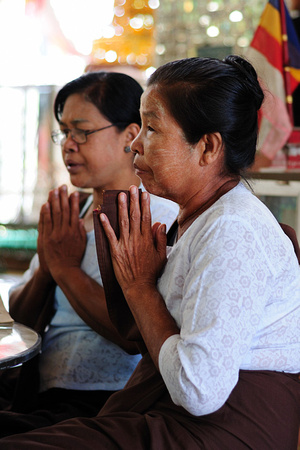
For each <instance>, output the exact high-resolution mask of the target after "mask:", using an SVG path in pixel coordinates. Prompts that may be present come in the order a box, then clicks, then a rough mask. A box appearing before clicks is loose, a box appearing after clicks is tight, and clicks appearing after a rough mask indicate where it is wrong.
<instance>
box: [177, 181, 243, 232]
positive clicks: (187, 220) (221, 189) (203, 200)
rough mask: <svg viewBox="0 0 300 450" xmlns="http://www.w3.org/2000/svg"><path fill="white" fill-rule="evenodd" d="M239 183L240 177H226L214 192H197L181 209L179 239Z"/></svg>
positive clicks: (215, 187) (216, 186)
mask: <svg viewBox="0 0 300 450" xmlns="http://www.w3.org/2000/svg"><path fill="white" fill-rule="evenodd" d="M238 182H239V177H231V178H229V177H226V178H222V179H220V181H219V183H217V184H216V185H215V186H214V189H213V190H208V189H206V190H205V191H201V192H197V194H195V195H193V196H192V197H191V198H190V199H189V201H188V202H187V204H186V205H185V206H184V207H183V208H180V212H179V215H178V238H179V237H180V236H182V234H183V233H184V232H185V231H186V230H187V229H188V228H189V226H190V225H191V224H192V223H193V222H194V220H195V219H197V217H199V216H200V215H201V214H202V213H203V212H204V211H206V210H207V209H208V208H209V207H210V206H211V205H213V204H214V203H215V202H216V201H217V200H218V199H219V198H220V197H222V195H224V194H226V193H227V192H228V191H230V190H231V189H232V188H234V187H235V186H236V185H237V184H238Z"/></svg>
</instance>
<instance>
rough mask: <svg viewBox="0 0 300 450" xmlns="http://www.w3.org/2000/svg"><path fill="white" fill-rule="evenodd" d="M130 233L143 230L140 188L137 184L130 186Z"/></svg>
mask: <svg viewBox="0 0 300 450" xmlns="http://www.w3.org/2000/svg"><path fill="white" fill-rule="evenodd" d="M129 192H130V203H129V211H130V233H136V232H137V233H138V234H140V232H141V210H140V196H139V190H138V188H137V187H136V186H130V188H129Z"/></svg>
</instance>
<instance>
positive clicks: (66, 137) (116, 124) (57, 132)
mask: <svg viewBox="0 0 300 450" xmlns="http://www.w3.org/2000/svg"><path fill="white" fill-rule="evenodd" d="M125 123H126V122H118V123H112V124H111V125H107V126H106V127H102V128H98V129H97V130H92V131H85V130H78V131H79V132H80V133H82V134H83V135H84V136H85V141H84V142H77V141H76V139H74V136H73V135H72V130H68V135H69V133H70V134H71V137H72V139H73V141H75V142H76V144H85V143H86V142H87V137H88V136H89V135H90V134H93V133H96V132H98V131H102V130H106V129H107V128H111V127H115V126H118V125H122V124H125ZM75 129H76V128H75ZM59 134H61V135H62V134H65V132H64V131H62V130H53V131H52V132H51V140H52V142H53V143H54V144H56V145H63V144H64V142H65V141H66V140H67V139H68V136H64V137H62V139H61V141H60V142H55V138H56V137H57V136H58V135H59Z"/></svg>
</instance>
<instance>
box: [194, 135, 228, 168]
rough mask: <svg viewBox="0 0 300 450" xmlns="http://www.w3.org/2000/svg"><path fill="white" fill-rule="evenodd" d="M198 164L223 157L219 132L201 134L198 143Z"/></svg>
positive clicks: (206, 163)
mask: <svg viewBox="0 0 300 450" xmlns="http://www.w3.org/2000/svg"><path fill="white" fill-rule="evenodd" d="M198 145H199V150H200V160H199V164H200V166H207V165H209V164H212V163H214V162H215V161H216V160H218V159H219V158H220V157H223V140H222V136H221V134H220V133H218V132H217V133H208V134H205V135H204V136H202V138H201V139H200V141H199V143H198Z"/></svg>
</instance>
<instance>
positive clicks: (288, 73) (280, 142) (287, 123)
mask: <svg viewBox="0 0 300 450" xmlns="http://www.w3.org/2000/svg"><path fill="white" fill-rule="evenodd" d="M246 57H247V58H248V60H249V61H250V62H251V63H252V64H253V66H254V67H255V69H256V70H257V73H258V76H259V78H260V81H261V85H262V87H263V88H264V92H265V96H266V97H265V101H264V103H263V106H262V108H261V111H260V115H259V139H258V149H259V151H260V152H261V153H262V154H264V155H265V156H266V157H267V158H269V159H271V160H272V159H273V158H274V157H275V155H276V153H277V152H278V151H279V150H280V149H281V148H282V147H283V146H284V145H285V144H286V143H287V142H288V139H289V137H290V135H291V132H292V130H293V108H292V94H293V92H294V90H295V89H296V87H297V86H298V84H299V83H300V43H299V40H298V37H297V34H296V31H295V28H294V25H293V22H292V19H291V17H290V15H289V12H288V10H287V8H286V6H285V4H284V1H283V0H270V1H269V2H268V3H267V5H266V7H265V9H264V11H263V13H262V16H261V19H260V23H259V25H258V28H257V30H256V32H255V34H254V37H253V40H252V42H251V44H250V47H249V49H248V52H247V54H246Z"/></svg>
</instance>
